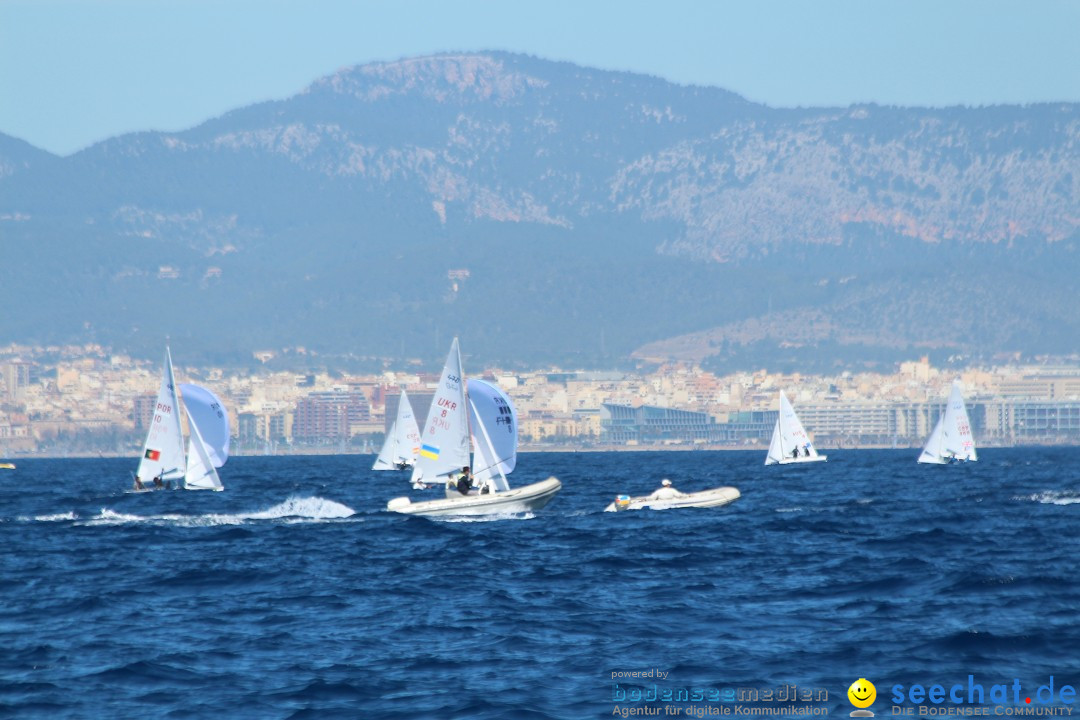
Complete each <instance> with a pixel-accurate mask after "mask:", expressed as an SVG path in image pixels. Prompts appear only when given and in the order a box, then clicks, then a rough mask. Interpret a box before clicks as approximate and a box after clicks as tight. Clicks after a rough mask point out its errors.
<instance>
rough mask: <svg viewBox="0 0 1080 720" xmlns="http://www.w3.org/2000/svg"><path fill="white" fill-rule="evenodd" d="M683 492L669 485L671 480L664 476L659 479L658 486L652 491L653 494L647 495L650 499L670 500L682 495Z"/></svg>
mask: <svg viewBox="0 0 1080 720" xmlns="http://www.w3.org/2000/svg"><path fill="white" fill-rule="evenodd" d="M682 496H683V494H682V493H681V492H679V491H678V490H676V489H675V488H673V487H672V486H671V481H670V480H668V479H667V478H664V479H663V480H661V481H660V487H659V488H657V489H656V490H654V491H653V494H652V495H650V496H649V499H650V500H672V499H674V498H677V497H682Z"/></svg>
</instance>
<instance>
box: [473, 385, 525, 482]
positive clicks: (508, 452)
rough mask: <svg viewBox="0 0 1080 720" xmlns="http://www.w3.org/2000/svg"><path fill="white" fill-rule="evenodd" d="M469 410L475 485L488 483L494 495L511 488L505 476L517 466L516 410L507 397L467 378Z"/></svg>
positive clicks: (500, 391)
mask: <svg viewBox="0 0 1080 720" xmlns="http://www.w3.org/2000/svg"><path fill="white" fill-rule="evenodd" d="M468 387H469V409H470V410H471V412H472V416H471V417H472V434H473V444H474V446H475V448H476V450H475V452H474V453H473V466H472V472H473V477H474V478H475V479H476V483H477V485H481V486H482V485H483V484H485V483H488V484H490V485H491V486H492V488H493V489H494V490H495V491H496V492H504V491H506V490H509V489H510V484H509V483H508V482H507V480H506V476H507V475H509V474H510V473H511V472H513V470H514V467H515V466H516V465H517V445H518V424H517V411H516V410H515V409H514V404H513V403H512V402H510V398H509V397H508V396H507V395H506V393H504V392H503V391H502V390H500V389H499V388H498V387H496V386H494V385H492V384H491V383H487V382H484V381H483V380H477V379H475V378H470V379H469V381H468Z"/></svg>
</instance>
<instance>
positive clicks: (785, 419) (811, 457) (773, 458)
mask: <svg viewBox="0 0 1080 720" xmlns="http://www.w3.org/2000/svg"><path fill="white" fill-rule="evenodd" d="M826 459H827V458H826V456H825V455H819V454H818V451H817V448H815V447H814V444H813V442H811V440H810V436H809V435H808V434H807V433H806V428H804V427H803V424H802V422H801V421H800V420H799V416H798V415H796V414H795V408H793V407H792V406H791V403H790V402H789V401H788V399H787V395H785V394H784V391H783V390H781V391H780V414H779V415H778V416H777V418H776V425H775V426H774V427H773V435H772V441H771V442H770V443H769V454H768V455H767V456H766V457H765V464H766V465H787V464H789V463H805V462H824V461H825V460H826Z"/></svg>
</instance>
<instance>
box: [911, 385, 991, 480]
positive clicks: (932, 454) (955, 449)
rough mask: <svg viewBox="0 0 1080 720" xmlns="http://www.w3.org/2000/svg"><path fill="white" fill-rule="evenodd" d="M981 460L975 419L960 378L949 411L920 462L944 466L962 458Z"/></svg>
mask: <svg viewBox="0 0 1080 720" xmlns="http://www.w3.org/2000/svg"><path fill="white" fill-rule="evenodd" d="M978 459H979V457H978V454H977V453H976V452H975V438H974V437H973V436H972V434H971V420H970V419H969V418H968V414H967V407H965V405H964V393H963V391H962V390H961V388H960V381H959V380H956V381H953V385H952V391H951V392H950V393H949V403H948V404H947V405H946V406H945V412H944V413H943V414H942V415H941V417H940V418H938V421H937V425H935V426H934V431H933V432H932V433H930V438H929V439H928V440H927V441H926V447H924V448H923V451H922V454H921V455H919V462H921V463H935V464H939V465H944V464H947V463H950V462H959V461H968V462H975V461H976V460H978Z"/></svg>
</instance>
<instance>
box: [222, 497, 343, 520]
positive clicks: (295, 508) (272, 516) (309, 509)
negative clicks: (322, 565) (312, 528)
mask: <svg viewBox="0 0 1080 720" xmlns="http://www.w3.org/2000/svg"><path fill="white" fill-rule="evenodd" d="M355 514H356V511H355V510H353V509H352V508H351V507H349V506H348V505H342V504H341V503H339V502H334V501H333V500H326V499H324V498H321V497H306V498H298V497H291V498H289V499H288V500H286V501H285V502H283V503H281V504H279V505H275V506H274V507H272V508H270V509H269V510H263V511H261V512H256V513H251V514H249V515H243V516H241V517H243V518H244V519H245V520H276V519H277V518H301V519H306V520H340V519H342V518H347V517H349V516H351V515H355Z"/></svg>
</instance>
